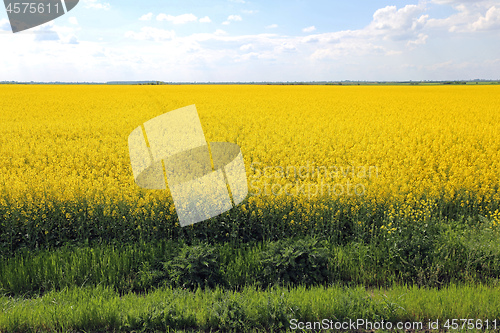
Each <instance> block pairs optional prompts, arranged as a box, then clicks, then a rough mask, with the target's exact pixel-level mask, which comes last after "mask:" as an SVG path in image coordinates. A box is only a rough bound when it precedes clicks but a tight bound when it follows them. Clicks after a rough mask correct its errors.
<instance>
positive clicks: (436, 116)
mask: <svg viewBox="0 0 500 333" xmlns="http://www.w3.org/2000/svg"><path fill="white" fill-rule="evenodd" d="M499 92H500V87H498V86H453V87H452V86H419V87H413V86H411V87H410V86H373V87H370V86H344V87H343V86H258V85H248V86H244V85H242V86H232V85H178V86H175V85H173V86H168V85H165V86H104V85H102V86H101V85H89V86H80V85H78V86H57V85H46V86H21V85H3V86H0V96H1V97H0V110H1V111H0V124H1V125H2V126H1V127H0V223H1V226H2V231H1V232H0V240H1V241H2V242H3V244H6V243H9V245H8V246H9V248H10V249H13V248H16V247H18V246H21V244H31V245H30V246H36V245H33V244H38V243H37V242H43V241H47V242H49V243H52V244H53V243H57V242H59V241H60V242H64V241H65V240H70V239H73V238H74V237H75V236H74V235H76V234H78V235H79V236H78V237H80V238H82V239H83V238H89V239H92V238H96V237H101V238H102V237H104V238H105V237H106V235H107V234H113V233H115V234H116V233H117V232H118V231H117V230H119V233H120V235H121V236H120V237H121V238H122V239H129V238H130V239H132V238H134V237H136V236H134V235H138V234H140V235H142V236H144V235H150V236H151V235H153V236H151V237H156V236H154V235H160V236H158V237H164V236H165V237H174V236H178V235H180V233H181V231H179V230H180V229H181V227H180V226H179V223H178V222H179V221H178V219H177V216H176V214H175V207H174V206H173V203H172V199H171V196H170V193H169V192H168V190H163V191H160V190H146V189H141V188H140V187H139V186H137V185H136V184H135V182H134V178H133V174H132V169H131V165H130V158H129V153H128V146H127V137H128V135H129V133H131V131H132V130H133V129H134V128H137V126H139V125H140V124H142V123H144V122H145V121H147V120H148V119H151V118H154V117H155V116H158V115H160V114H163V113H165V112H168V111H171V110H175V109H178V108H181V107H184V106H187V105H191V104H195V105H196V107H197V110H198V113H199V116H200V119H201V123H202V124H203V129H204V132H205V133H206V139H207V141H208V142H232V143H235V144H237V145H239V147H241V151H242V154H243V158H244V161H245V167H246V172H247V180H248V186H249V192H248V193H249V194H248V197H247V199H246V200H245V201H244V202H243V203H242V204H240V205H238V206H237V207H235V208H233V210H232V211H231V212H230V213H229V215H228V216H229V217H227V216H226V217H224V216H223V217H220V218H214V219H213V220H214V221H211V222H210V223H207V224H206V225H205V226H200V227H198V226H191V227H189V228H190V229H193V230H194V229H196V228H200V229H201V228H204V229H203V230H204V232H205V233H207V235H208V234H209V233H210V232H212V231H210V230H208V229H210V228H212V229H213V228H215V229H217V228H222V229H224V231H223V234H224V235H227V236H228V237H231V230H232V231H234V228H233V229H231V228H230V227H228V223H229V222H228V221H233V222H234V221H237V223H241V224H246V225H250V224H251V225H252V228H253V229H251V230H250V229H249V233H255V232H257V231H256V230H262V229H265V228H267V226H269V225H272V227H273V228H274V229H273V230H277V229H276V228H278V229H279V230H282V231H283V232H288V231H290V230H292V231H294V232H297V230H299V231H300V230H313V229H314V228H316V229H317V230H316V229H314V230H316V231H318V230H319V229H318V228H319V226H328V225H329V224H332V223H336V225H337V226H339V225H344V224H342V223H340V224H339V221H341V220H346V221H347V220H348V221H349V223H348V224H349V225H350V227H349V228H347V229H346V230H345V232H347V233H349V232H355V229H356V228H358V227H359V228H361V229H362V230H364V231H365V232H367V233H369V232H374V229H376V230H379V231H380V230H385V231H387V232H389V233H390V232H395V231H396V230H397V228H398V226H400V225H401V224H402V223H415V221H425V220H426V219H429V218H433V217H457V216H468V215H480V216H481V217H484V218H486V219H489V220H490V221H491V224H492V227H496V225H498V224H499V222H500V214H499V210H498V209H499V203H500V192H499V185H500V131H498V124H499V123H500V112H499V109H500V108H499V107H500V94H499ZM389 223H391V224H389ZM236 234H237V233H236ZM210 235H212V234H210ZM142 236H141V237H142ZM51 237H54V239H52V238H51ZM113 237H114V236H113ZM127 237H129V238H127ZM147 237H149V236H147ZM147 237H146V238H147ZM207 237H208V236H207Z"/></svg>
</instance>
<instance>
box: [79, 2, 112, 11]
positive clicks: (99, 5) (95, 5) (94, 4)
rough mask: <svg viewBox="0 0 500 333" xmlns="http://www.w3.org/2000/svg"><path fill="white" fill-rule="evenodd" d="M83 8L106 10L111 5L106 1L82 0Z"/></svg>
mask: <svg viewBox="0 0 500 333" xmlns="http://www.w3.org/2000/svg"><path fill="white" fill-rule="evenodd" d="M82 2H83V4H84V6H85V8H92V9H104V10H108V9H110V8H111V5H110V4H109V3H107V2H101V1H100V0H82Z"/></svg>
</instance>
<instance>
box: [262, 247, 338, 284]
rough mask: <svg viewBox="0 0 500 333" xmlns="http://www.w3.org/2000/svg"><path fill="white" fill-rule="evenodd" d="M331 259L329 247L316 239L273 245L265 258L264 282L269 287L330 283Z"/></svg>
mask: <svg viewBox="0 0 500 333" xmlns="http://www.w3.org/2000/svg"><path fill="white" fill-rule="evenodd" d="M329 255H330V253H329V251H328V249H327V248H326V246H325V245H324V244H322V243H320V242H319V241H318V240H316V239H313V238H308V239H301V240H298V241H294V240H286V241H278V242H274V243H271V244H270V246H269V249H268V250H267V251H264V252H263V254H262V264H263V266H264V269H263V272H262V280H263V282H264V283H265V284H267V285H269V284H272V283H274V282H276V281H278V282H279V283H282V284H285V285H286V284H306V285H314V284H320V283H324V282H327V281H328V279H329V276H330V274H329V269H328V268H329V267H328V262H329Z"/></svg>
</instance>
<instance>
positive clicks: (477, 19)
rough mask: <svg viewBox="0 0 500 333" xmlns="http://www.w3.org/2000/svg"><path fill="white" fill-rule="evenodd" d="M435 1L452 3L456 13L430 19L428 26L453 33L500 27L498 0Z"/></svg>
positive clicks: (444, 3) (445, 3)
mask: <svg viewBox="0 0 500 333" xmlns="http://www.w3.org/2000/svg"><path fill="white" fill-rule="evenodd" d="M432 2H433V3H437V4H441V5H450V6H452V7H453V9H454V10H456V13H455V14H453V15H450V16H449V17H446V18H443V19H429V20H428V26H429V27H431V28H436V29H442V30H446V31H449V32H453V33H470V32H476V31H486V30H493V29H496V28H498V27H500V13H499V10H500V9H499V8H498V5H499V2H498V1H497V0H477V1H470V0H469V1H467V0H432Z"/></svg>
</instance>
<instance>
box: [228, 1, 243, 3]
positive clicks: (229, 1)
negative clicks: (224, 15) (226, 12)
mask: <svg viewBox="0 0 500 333" xmlns="http://www.w3.org/2000/svg"><path fill="white" fill-rule="evenodd" d="M229 2H235V3H245V0H229Z"/></svg>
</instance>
